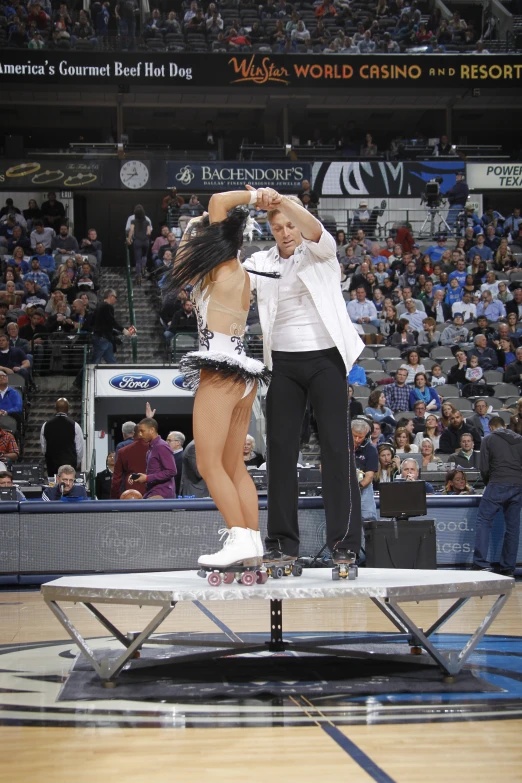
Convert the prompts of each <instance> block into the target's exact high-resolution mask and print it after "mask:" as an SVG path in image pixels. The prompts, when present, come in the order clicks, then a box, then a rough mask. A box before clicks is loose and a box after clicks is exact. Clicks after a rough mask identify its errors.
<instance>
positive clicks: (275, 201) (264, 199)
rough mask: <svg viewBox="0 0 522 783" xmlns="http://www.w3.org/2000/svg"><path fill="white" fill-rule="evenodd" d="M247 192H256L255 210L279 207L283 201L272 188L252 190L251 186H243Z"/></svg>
mask: <svg viewBox="0 0 522 783" xmlns="http://www.w3.org/2000/svg"><path fill="white" fill-rule="evenodd" d="M245 187H246V189H247V190H250V191H252V192H253V191H256V193H257V201H256V203H255V205H254V206H255V208H256V209H263V210H265V209H266V210H271V209H275V208H276V207H279V206H280V205H281V203H282V201H283V196H282V195H281V194H280V193H278V192H277V190H274V189H273V188H253V187H252V185H245Z"/></svg>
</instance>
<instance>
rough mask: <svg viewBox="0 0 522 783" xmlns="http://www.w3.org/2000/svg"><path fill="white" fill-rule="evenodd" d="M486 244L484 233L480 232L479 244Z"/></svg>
mask: <svg viewBox="0 0 522 783" xmlns="http://www.w3.org/2000/svg"><path fill="white" fill-rule="evenodd" d="M483 244H484V234H479V235H478V237H477V245H483Z"/></svg>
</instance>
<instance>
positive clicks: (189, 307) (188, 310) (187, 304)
mask: <svg viewBox="0 0 522 783" xmlns="http://www.w3.org/2000/svg"><path fill="white" fill-rule="evenodd" d="M183 309H184V310H185V312H186V313H191V312H192V302H191V301H190V299H187V300H186V302H184V303H183Z"/></svg>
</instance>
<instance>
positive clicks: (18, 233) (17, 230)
mask: <svg viewBox="0 0 522 783" xmlns="http://www.w3.org/2000/svg"><path fill="white" fill-rule="evenodd" d="M13 236H14V238H15V239H20V237H21V236H22V229H21V228H20V226H15V227H14V228H13Z"/></svg>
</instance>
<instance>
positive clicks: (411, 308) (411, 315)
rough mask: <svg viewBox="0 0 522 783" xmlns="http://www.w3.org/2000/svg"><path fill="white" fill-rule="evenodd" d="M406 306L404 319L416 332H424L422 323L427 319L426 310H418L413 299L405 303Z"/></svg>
mask: <svg viewBox="0 0 522 783" xmlns="http://www.w3.org/2000/svg"><path fill="white" fill-rule="evenodd" d="M404 305H405V307H406V312H405V313H404V315H403V316H402V317H403V318H405V319H406V320H407V321H408V323H409V324H410V326H411V328H412V329H414V330H415V331H416V332H420V331H422V322H423V321H424V319H425V318H426V310H425V309H424V308H422V311H421V310H417V308H416V307H415V302H414V301H413V299H407V300H406V301H405V302H404Z"/></svg>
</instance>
